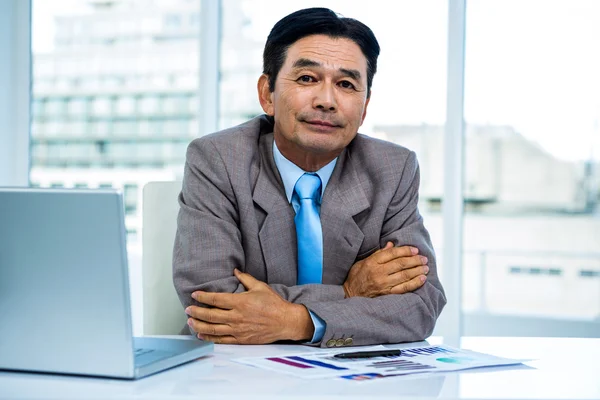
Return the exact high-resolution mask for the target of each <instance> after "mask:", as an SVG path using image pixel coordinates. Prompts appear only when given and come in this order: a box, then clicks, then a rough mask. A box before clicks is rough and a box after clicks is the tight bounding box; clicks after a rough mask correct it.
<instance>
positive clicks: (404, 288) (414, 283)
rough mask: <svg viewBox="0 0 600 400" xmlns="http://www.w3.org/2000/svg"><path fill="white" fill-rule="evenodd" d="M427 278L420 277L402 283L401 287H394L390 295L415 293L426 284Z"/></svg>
mask: <svg viewBox="0 0 600 400" xmlns="http://www.w3.org/2000/svg"><path fill="white" fill-rule="evenodd" d="M426 280H427V277H426V276H425V275H419V276H417V277H415V278H413V279H411V280H410V281H408V282H404V283H401V284H399V285H396V286H394V287H393V288H392V289H391V290H390V293H392V294H404V293H408V292H414V291H415V290H417V289H418V288H420V287H421V286H423V285H424V284H425V281H426Z"/></svg>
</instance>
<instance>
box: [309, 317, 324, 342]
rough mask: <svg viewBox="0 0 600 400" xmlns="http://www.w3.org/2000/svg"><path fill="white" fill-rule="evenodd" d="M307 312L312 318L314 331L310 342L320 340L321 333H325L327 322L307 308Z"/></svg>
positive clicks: (321, 337)
mask: <svg viewBox="0 0 600 400" xmlns="http://www.w3.org/2000/svg"><path fill="white" fill-rule="evenodd" d="M308 313H309V314H310V319H312V322H313V325H314V327H315V333H313V337H312V340H311V341H310V343H318V342H320V341H321V339H323V335H325V328H326V327H327V324H326V323H325V321H323V320H322V319H321V317H319V316H318V315H317V314H315V313H314V312H312V311H310V310H308Z"/></svg>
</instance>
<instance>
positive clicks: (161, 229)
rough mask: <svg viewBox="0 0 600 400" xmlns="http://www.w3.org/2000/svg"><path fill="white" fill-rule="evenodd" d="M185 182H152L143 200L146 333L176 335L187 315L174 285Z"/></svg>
mask: <svg viewBox="0 0 600 400" xmlns="http://www.w3.org/2000/svg"><path fill="white" fill-rule="evenodd" d="M180 191H181V182H150V183H148V184H146V185H145V186H144V189H143V202H142V207H143V209H142V288H143V290H142V291H143V322H144V323H143V334H144V335H176V334H178V333H179V332H180V331H181V329H182V328H183V327H184V326H185V323H186V320H187V317H186V315H185V312H184V311H183V307H182V305H181V303H180V301H179V298H178V297H177V293H176V292H175V287H174V286H173V262H172V258H173V243H174V241H175V232H176V230H177V213H178V212H179V204H178V203H177V196H178V195H179V192H180Z"/></svg>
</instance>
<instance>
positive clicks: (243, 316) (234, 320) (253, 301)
mask: <svg viewBox="0 0 600 400" xmlns="http://www.w3.org/2000/svg"><path fill="white" fill-rule="evenodd" d="M234 274H235V276H236V278H238V280H239V281H240V282H241V283H242V285H244V287H245V288H246V290H247V291H246V292H243V293H209V292H200V291H198V292H194V293H192V297H193V298H194V299H195V300H196V301H198V302H199V303H203V304H206V305H207V306H209V307H211V308H204V307H196V306H190V307H188V308H186V309H185V312H186V313H187V314H188V315H189V316H190V317H191V318H188V325H189V326H190V327H191V328H192V329H193V330H194V332H196V333H197V334H198V337H199V338H200V339H204V340H208V341H211V342H215V343H226V344H266V343H273V342H275V341H277V340H310V339H311V338H312V335H313V331H314V326H313V323H312V320H311V318H310V315H309V313H308V310H307V309H306V308H305V307H304V306H303V305H301V304H293V303H290V302H288V301H286V300H284V299H282V298H281V297H280V296H279V295H278V294H277V293H276V292H275V291H274V290H273V289H271V288H270V287H269V285H267V284H266V283H264V282H261V281H259V280H257V279H255V278H254V277H252V275H249V274H246V273H243V272H240V271H238V270H237V269H235V270H234Z"/></svg>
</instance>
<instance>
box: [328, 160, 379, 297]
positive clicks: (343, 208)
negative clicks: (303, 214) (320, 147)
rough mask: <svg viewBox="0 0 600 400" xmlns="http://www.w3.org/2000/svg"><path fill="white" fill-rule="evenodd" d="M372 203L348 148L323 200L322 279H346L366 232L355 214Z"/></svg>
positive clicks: (335, 281) (334, 280)
mask: <svg viewBox="0 0 600 400" xmlns="http://www.w3.org/2000/svg"><path fill="white" fill-rule="evenodd" d="M369 206H370V203H369V200H368V198H367V196H366V194H365V192H364V190H363V187H362V185H361V182H360V176H359V174H358V171H357V169H356V168H355V165H354V163H353V160H352V158H351V154H350V152H349V150H348V149H345V150H344V151H343V152H342V153H341V154H340V156H339V158H338V161H337V163H336V166H335V169H334V171H333V174H332V176H331V179H330V180H329V183H328V184H327V187H326V188H325V193H324V195H323V200H322V202H321V225H322V226H323V283H325V284H336V285H339V284H341V283H342V282H344V281H345V280H346V276H347V274H348V271H349V266H351V265H352V264H353V263H354V260H356V256H357V254H358V251H359V249H360V246H361V244H362V242H363V239H364V236H365V235H364V234H363V232H362V231H361V229H360V228H359V227H358V225H357V224H356V222H355V221H354V218H353V217H354V216H355V215H357V214H359V213H360V212H361V211H364V210H366V209H367V208H369Z"/></svg>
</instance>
